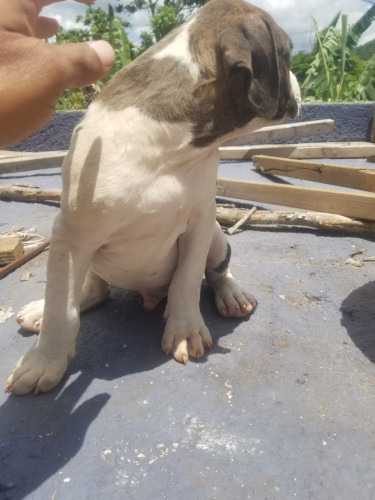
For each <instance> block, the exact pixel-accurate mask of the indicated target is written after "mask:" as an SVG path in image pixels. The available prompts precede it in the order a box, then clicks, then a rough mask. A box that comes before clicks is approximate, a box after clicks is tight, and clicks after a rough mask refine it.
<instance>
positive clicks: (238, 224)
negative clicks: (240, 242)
mask: <svg viewBox="0 0 375 500" xmlns="http://www.w3.org/2000/svg"><path fill="white" fill-rule="evenodd" d="M256 210H257V209H256V207H253V208H252V209H251V210H247V213H245V215H244V216H243V217H241V219H239V220H238V221H237V222H236V223H235V224H234V225H233V226H232V227H230V228H229V229H228V231H227V233H228V234H233V233H235V232H236V231H237V229H239V228H240V227H242V226H243V225H244V224H245V222H246V221H248V220H249V219H250V217H251V216H252V215H253V214H255V212H256Z"/></svg>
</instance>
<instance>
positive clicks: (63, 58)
mask: <svg viewBox="0 0 375 500" xmlns="http://www.w3.org/2000/svg"><path fill="white" fill-rule="evenodd" d="M54 48H55V49H56V50H57V51H58V52H59V61H60V67H61V69H62V78H63V81H61V82H60V84H61V85H62V86H63V87H64V88H69V87H84V86H85V85H88V84H89V83H93V82H95V81H96V80H99V79H100V78H102V77H103V76H104V75H106V74H107V73H108V71H109V70H110V69H111V67H112V65H113V63H114V60H115V53H114V50H113V48H112V47H111V45H110V44H109V43H107V42H105V41H104V40H98V41H93V42H81V43H65V44H62V45H56V46H55V47H54Z"/></svg>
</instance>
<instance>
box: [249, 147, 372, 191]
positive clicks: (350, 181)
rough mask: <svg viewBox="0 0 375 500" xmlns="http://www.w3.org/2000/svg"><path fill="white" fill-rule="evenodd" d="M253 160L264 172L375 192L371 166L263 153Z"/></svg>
mask: <svg viewBox="0 0 375 500" xmlns="http://www.w3.org/2000/svg"><path fill="white" fill-rule="evenodd" d="M253 162H254V165H255V167H256V168H257V169H258V170H259V171H260V172H262V173H263V174H270V175H281V176H284V177H293V178H295V179H304V180H308V181H314V182H321V183H323V184H333V185H334V186H345V187H351V188H353V189H361V190H363V191H371V192H373V193H374V192H375V170H373V169H369V168H360V167H350V166H346V165H337V164H334V163H316V162H312V161H302V160H292V159H290V158H275V157H273V156H263V155H255V156H253Z"/></svg>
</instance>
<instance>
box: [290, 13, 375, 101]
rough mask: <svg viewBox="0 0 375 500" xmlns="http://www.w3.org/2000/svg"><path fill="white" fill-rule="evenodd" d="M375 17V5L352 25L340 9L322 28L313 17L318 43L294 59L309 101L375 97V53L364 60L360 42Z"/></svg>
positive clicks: (305, 98) (294, 64) (353, 99)
mask: <svg viewBox="0 0 375 500" xmlns="http://www.w3.org/2000/svg"><path fill="white" fill-rule="evenodd" d="M374 19H375V5H372V6H371V7H370V8H369V9H368V10H367V12H366V13H365V14H364V15H363V16H362V17H361V18H360V19H359V20H358V21H357V22H356V23H355V24H353V25H352V26H350V25H349V24H348V16H347V15H345V14H341V12H339V13H338V14H336V16H335V17H334V19H333V20H332V21H331V23H330V24H329V25H328V26H327V27H326V28H324V29H323V30H322V31H319V30H318V26H317V23H316V21H315V19H314V18H312V22H313V27H314V31H315V35H316V42H315V44H314V47H313V50H312V52H311V53H310V54H304V53H299V54H297V56H294V58H293V64H292V67H293V68H295V70H296V73H297V75H298V76H297V78H298V79H299V82H300V85H301V89H302V96H303V99H304V100H305V101H314V100H318V101H329V102H337V101H356V100H375V55H374V53H372V54H369V55H370V58H369V59H368V60H367V61H363V60H362V59H360V58H359V56H358V42H359V40H360V38H361V36H362V35H363V33H364V32H365V31H366V30H367V29H368V28H369V27H370V26H371V24H372V22H373V21H374Z"/></svg>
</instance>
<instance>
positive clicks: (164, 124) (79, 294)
mask: <svg viewBox="0 0 375 500" xmlns="http://www.w3.org/2000/svg"><path fill="white" fill-rule="evenodd" d="M290 49H291V42H290V39H289V37H288V36H287V35H286V34H285V33H284V32H283V31H282V30H281V29H280V28H279V27H278V26H277V24H276V23H275V22H274V20H273V19H272V18H271V17H270V16H269V15H268V14H267V13H265V12H264V11H262V10H260V9H258V8H256V7H253V6H252V5H250V4H248V3H247V2H244V1H242V0H211V1H210V2H209V3H208V4H206V5H205V6H204V7H203V8H201V9H200V10H199V11H198V12H197V14H195V15H194V16H193V17H192V18H191V19H190V20H189V21H188V22H187V23H186V24H184V25H183V26H181V27H180V28H178V29H176V30H175V31H173V32H172V33H170V34H169V35H168V36H167V37H165V38H164V39H163V40H162V41H161V42H159V43H158V44H157V45H155V46H153V47H152V48H150V49H149V50H148V51H147V52H145V53H144V54H143V55H142V56H140V57H139V58H137V59H136V60H135V61H134V62H133V63H132V64H130V65H129V66H127V67H126V68H125V69H123V70H122V71H121V72H119V73H118V74H117V75H116V76H115V77H114V78H113V79H112V80H111V81H110V82H109V83H108V84H107V86H106V87H105V88H104V90H103V91H102V93H101V94H100V95H99V98H98V99H97V101H96V102H94V103H93V104H92V105H91V106H90V108H89V110H88V111H87V113H86V115H85V117H84V119H83V120H82V121H81V123H80V124H79V125H78V126H77V127H76V129H75V131H74V135H73V138H72V144H71V148H70V151H69V153H68V155H67V158H66V160H65V162H64V165H63V169H62V176H63V194H62V200H61V212H60V214H59V215H58V217H57V219H56V221H55V224H54V228H53V235H52V244H51V250H50V255H49V262H48V270H47V287H46V298H45V305H44V301H38V302H32V303H31V304H29V305H28V306H25V307H24V308H23V309H22V310H21V311H20V313H19V315H18V318H17V319H18V322H19V324H20V325H21V326H22V327H23V328H26V329H29V330H34V331H39V330H40V335H39V337H38V340H37V342H36V343H35V345H34V346H33V347H32V348H31V349H30V350H29V352H28V353H27V354H26V355H25V356H23V357H22V358H21V359H20V360H19V361H18V363H17V365H16V368H15V371H14V372H13V373H12V375H11V376H10V377H9V379H8V381H7V385H6V389H7V390H9V391H13V392H15V393H16V394H25V393H28V392H29V391H32V390H35V392H36V393H38V392H43V391H48V390H50V389H52V388H53V387H54V386H55V385H56V384H57V383H58V382H59V381H60V380H61V378H62V376H63V374H64V373H65V371H66V369H67V365H68V361H69V359H70V358H72V357H73V356H74V355H75V344H76V337H77V333H78V329H79V313H80V311H82V310H85V309H88V308H90V307H92V306H94V305H97V304H99V303H100V302H102V301H104V300H106V299H107V298H108V296H109V285H108V284H109V283H111V284H113V285H116V286H119V287H123V288H126V289H134V290H138V291H139V292H140V293H141V294H142V295H143V298H144V306H145V309H146V310H151V309H153V308H154V307H156V305H157V304H158V303H159V302H160V300H161V299H162V298H163V297H165V296H167V306H166V310H165V319H166V325H165V332H164V335H163V338H162V349H163V351H164V352H165V353H173V355H174V357H175V358H176V359H177V360H178V361H181V362H184V363H185V362H186V361H187V359H188V356H192V357H194V358H200V357H201V356H202V355H203V353H204V346H206V347H209V346H211V343H212V339H211V335H210V333H209V331H208V329H207V327H206V325H205V323H204V321H203V318H202V316H201V313H200V309H199V299H200V287H201V280H202V276H203V274H204V272H206V277H207V280H208V282H209V283H210V284H211V285H212V287H213V289H214V292H215V298H216V304H217V308H218V311H219V313H220V314H221V315H222V316H225V317H229V316H234V317H240V316H245V315H248V314H250V313H251V312H252V311H253V309H254V307H255V305H256V304H255V301H254V299H253V298H252V296H251V295H249V294H248V293H246V292H245V291H243V290H242V289H241V288H240V287H239V286H238V285H237V284H236V283H235V281H234V280H233V278H232V275H231V274H230V271H229V268H228V263H229V257H230V251H229V246H228V245H227V242H226V239H225V237H224V235H223V233H222V232H221V230H220V227H219V226H218V225H216V224H215V181H216V174H217V166H218V160H219V156H218V146H220V144H221V143H223V142H224V141H227V140H229V139H231V138H233V137H236V136H239V135H241V134H244V133H247V132H251V131H253V130H255V129H258V128H259V127H262V126H264V125H267V124H269V123H270V122H273V123H275V122H281V121H283V120H284V119H285V118H286V117H287V116H291V117H295V116H296V115H297V114H298V108H299V89H298V84H297V83H296V80H295V78H294V76H293V75H291V73H290V71H289V55H290ZM42 318H43V321H42Z"/></svg>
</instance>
